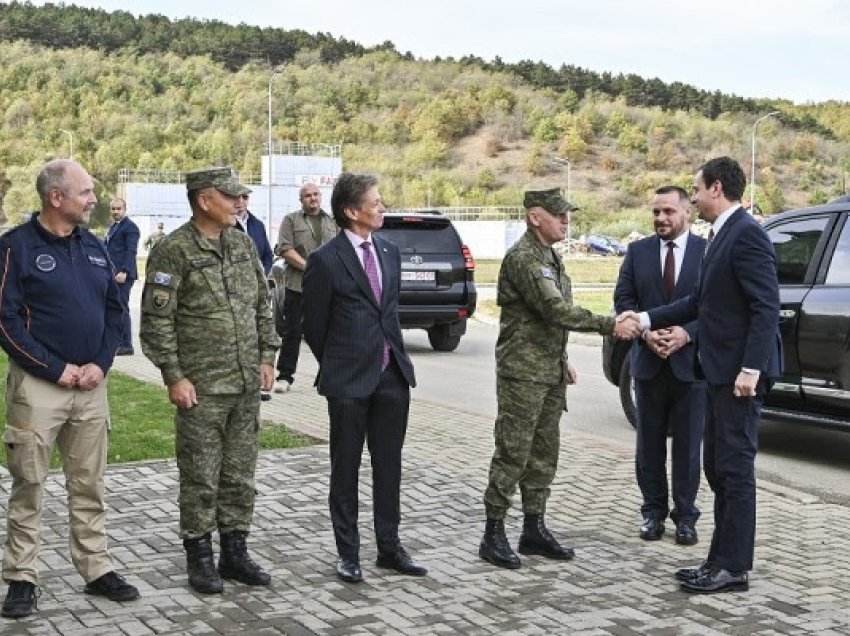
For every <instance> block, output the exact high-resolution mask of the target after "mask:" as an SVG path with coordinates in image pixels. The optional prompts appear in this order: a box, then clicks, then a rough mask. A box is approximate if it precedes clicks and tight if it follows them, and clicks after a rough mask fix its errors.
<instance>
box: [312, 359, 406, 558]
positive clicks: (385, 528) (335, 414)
mask: <svg viewBox="0 0 850 636" xmlns="http://www.w3.org/2000/svg"><path fill="white" fill-rule="evenodd" d="M409 407H410V387H409V386H408V384H407V382H406V381H405V380H404V376H403V375H402V374H401V371H400V370H399V368H398V365H397V364H396V363H395V360H392V361H391V362H390V364H389V365H388V366H387V368H386V370H385V371H384V372H383V373H382V374H381V378H380V381H379V382H378V386H377V388H376V389H375V392H374V393H372V395H370V396H369V397H365V398H328V414H329V415H330V433H331V434H330V452H331V483H330V495H329V497H328V503H329V505H330V512H331V522H332V523H333V530H334V539H335V540H336V547H337V552H338V553H339V555H340V557H343V558H348V559H355V560H356V559H359V555H360V534H359V531H358V529H357V514H358V510H359V501H358V497H357V491H358V481H359V479H358V478H359V471H360V460H361V457H362V455H363V442H364V440H365V441H366V443H367V444H368V447H369V455H370V456H371V459H372V500H373V509H374V526H375V540H376V543H377V546H378V551H379V552H387V553H388V552H393V551H394V550H395V549H396V548H397V547H398V546H399V539H398V526H399V523H400V522H401V507H400V504H399V490H400V487H401V449H402V446H403V445H404V437H405V434H406V432H407V415H408V411H409Z"/></svg>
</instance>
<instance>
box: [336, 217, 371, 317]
mask: <svg viewBox="0 0 850 636" xmlns="http://www.w3.org/2000/svg"><path fill="white" fill-rule="evenodd" d="M333 240H334V243H335V245H334V246H335V247H336V251H337V254H339V258H340V260H341V261H342V264H343V265H344V266H345V269H347V270H348V273H349V274H350V275H351V277H352V278H353V279H354V280H355V282H356V283H357V284H358V286H359V287H360V290H361V291H362V292H363V294H364V295H365V296H366V298H368V299H369V302H371V303H372V304H373V305H375V307H378V302H377V301H376V300H375V294H373V293H372V286H371V285H369V279H368V278H367V277H366V271H365V270H364V269H363V265H361V263H360V258H359V257H358V256H357V254H356V253H355V252H354V246H353V245H352V244H351V241H349V240H348V235H346V233H345V232H340V233H339V234H337V235H336V237H335V238H334V239H333ZM381 265H382V268H381V269H382V270H383V262H382V263H381ZM382 297H383V295H382Z"/></svg>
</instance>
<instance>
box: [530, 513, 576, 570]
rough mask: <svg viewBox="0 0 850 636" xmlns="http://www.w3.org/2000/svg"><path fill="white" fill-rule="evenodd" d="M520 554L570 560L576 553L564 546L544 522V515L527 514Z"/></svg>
mask: <svg viewBox="0 0 850 636" xmlns="http://www.w3.org/2000/svg"><path fill="white" fill-rule="evenodd" d="M519 553H520V554H536V555H538V556H543V557H548V558H550V559H561V560H563V561H569V560H570V559H572V558H573V557H574V556H575V555H576V553H575V552H574V551H573V549H572V548H566V547H564V546H562V545H561V544H560V543H558V541H557V540H556V539H555V537H553V536H552V533H551V532H549V530H548V528H546V524H545V523H543V515H525V520H524V521H523V523H522V535H520V538H519Z"/></svg>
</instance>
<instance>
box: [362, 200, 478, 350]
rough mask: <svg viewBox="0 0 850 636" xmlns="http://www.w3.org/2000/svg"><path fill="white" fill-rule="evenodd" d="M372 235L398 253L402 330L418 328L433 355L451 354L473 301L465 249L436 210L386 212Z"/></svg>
mask: <svg viewBox="0 0 850 636" xmlns="http://www.w3.org/2000/svg"><path fill="white" fill-rule="evenodd" d="M378 233H379V234H380V235H381V237H382V238H385V239H387V240H388V241H392V242H393V243H395V244H396V245H397V246H398V249H399V251H400V253H401V295H400V297H399V321H400V322H401V326H402V328H403V329H424V330H425V331H427V332H428V341H429V342H430V343H431V346H432V347H433V348H434V350H436V351H454V350H455V349H456V348H457V346H458V344H459V343H460V339H461V336H463V334H465V333H466V321H467V320H468V319H469V318H471V317H472V314H473V313H475V305H476V302H477V299H478V293H477V291H476V289H475V260H474V259H473V258H472V253H471V252H470V250H469V248H468V247H467V246H466V245H464V244H463V243H462V241H461V239H460V235H459V234H458V233H457V230H456V229H455V227H454V225H452V222H451V221H450V220H449V219H448V218H447V217H446V216H444V215H442V214H440V213H439V212H436V211H433V212H431V211H425V212H421V211H419V212H393V211H390V212H387V213H386V214H384V225H383V227H382V228H381V229H380V230H379V231H378Z"/></svg>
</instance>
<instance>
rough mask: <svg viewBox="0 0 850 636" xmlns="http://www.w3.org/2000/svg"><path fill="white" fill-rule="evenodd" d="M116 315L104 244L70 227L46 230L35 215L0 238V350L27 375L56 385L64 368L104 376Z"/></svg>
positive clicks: (114, 343)
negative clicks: (60, 232)
mask: <svg viewBox="0 0 850 636" xmlns="http://www.w3.org/2000/svg"><path fill="white" fill-rule="evenodd" d="M122 318H123V309H122V307H121V300H120V297H119V294H118V286H117V284H116V283H115V279H114V277H113V270H112V267H111V266H110V263H109V258H108V256H107V254H106V249H105V248H104V246H103V244H102V243H101V242H100V241H99V240H98V239H97V237H96V236H94V235H93V234H92V233H91V232H89V231H88V230H85V229H83V228H80V227H77V228H75V229H74V231H73V232H72V233H71V235H70V236H68V237H64V238H63V237H59V236H56V235H55V234H52V233H50V232H48V231H47V230H46V229H44V228H43V227H42V226H41V224H40V223H39V222H38V215H33V217H32V218H31V219H30V220H29V221H28V222H27V223H24V224H23V225H21V226H19V227H16V228H14V229H12V230H9V231H8V232H7V233H6V234H4V235H3V236H2V237H0V346H2V347H3V349H4V350H5V351H6V353H7V354H8V355H9V357H10V358H11V359H12V360H14V361H15V362H16V363H17V364H18V365H19V366H20V367H22V368H23V369H24V370H25V371H27V372H28V373H31V374H32V375H34V376H37V377H39V378H42V379H44V380H47V381H49V382H56V381H57V380H58V379H59V378H60V377H61V376H62V372H63V371H64V370H65V365H66V364H68V363H70V364H76V365H83V364H88V363H89V362H93V363H95V364H96V365H97V366H98V367H100V368H101V370H102V371H103V373H104V374H106V373H107V372H108V371H109V368H110V367H111V366H112V361H113V359H114V356H115V350H116V349H117V348H118V342H119V340H120V338H121V329H122V327H121V321H122Z"/></svg>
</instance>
